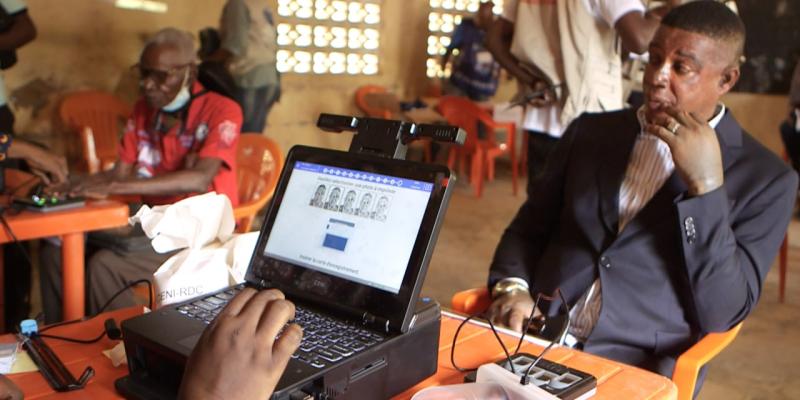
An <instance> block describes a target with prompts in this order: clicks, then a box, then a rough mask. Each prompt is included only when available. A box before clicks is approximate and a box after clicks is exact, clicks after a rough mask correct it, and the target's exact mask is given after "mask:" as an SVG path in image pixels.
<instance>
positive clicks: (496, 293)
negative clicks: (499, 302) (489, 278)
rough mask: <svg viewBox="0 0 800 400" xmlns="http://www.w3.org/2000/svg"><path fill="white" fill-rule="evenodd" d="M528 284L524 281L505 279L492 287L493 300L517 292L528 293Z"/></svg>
mask: <svg viewBox="0 0 800 400" xmlns="http://www.w3.org/2000/svg"><path fill="white" fill-rule="evenodd" d="M528 289H529V288H528V285H527V282H525V281H523V280H522V279H503V280H501V281H499V282H497V283H495V284H494V286H492V299H497V298H498V297H501V296H505V295H507V294H509V293H512V292H516V291H525V292H527V291H528Z"/></svg>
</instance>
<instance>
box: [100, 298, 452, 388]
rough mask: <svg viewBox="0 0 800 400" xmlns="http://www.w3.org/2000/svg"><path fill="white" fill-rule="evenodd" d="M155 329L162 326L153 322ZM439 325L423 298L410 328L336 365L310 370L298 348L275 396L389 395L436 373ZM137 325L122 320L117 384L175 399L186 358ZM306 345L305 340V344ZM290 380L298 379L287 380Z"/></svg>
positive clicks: (433, 306)
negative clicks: (123, 362)
mask: <svg viewBox="0 0 800 400" xmlns="http://www.w3.org/2000/svg"><path fill="white" fill-rule="evenodd" d="M221 293H224V291H223V292H221ZM138 322H147V321H138ZM150 322H152V320H151V321H150ZM152 329H163V327H161V326H152ZM440 329H441V310H440V307H439V304H438V303H437V302H436V301H433V300H432V299H429V298H422V299H420V300H419V301H418V302H417V304H416V307H415V312H414V316H413V318H412V321H411V324H410V327H409V331H408V332H407V333H405V334H400V335H390V336H388V337H385V338H384V339H382V340H381V341H379V342H376V343H375V344H374V345H373V346H372V347H370V348H368V349H366V350H364V351H361V352H358V353H355V354H353V355H351V356H348V357H347V359H346V360H345V361H342V362H341V363H340V364H339V365H338V366H337V368H335V369H330V370H329V371H327V372H323V371H321V370H320V371H318V372H317V373H315V374H313V375H308V370H309V369H311V368H308V367H307V366H306V365H307V364H305V363H303V362H299V361H298V358H299V357H302V354H303V352H302V351H301V350H299V351H298V352H297V353H295V355H294V356H293V359H292V360H291V361H290V363H289V366H288V367H287V369H286V372H284V375H283V376H282V377H281V380H280V382H278V385H277V387H276V390H275V392H274V393H273V396H272V399H276V400H294V399H323V398H335V399H337V400H347V399H354V400H357V399H386V398H390V397H392V396H394V395H396V394H398V393H401V392H403V391H404V390H406V389H407V388H409V387H411V386H413V385H414V384H416V383H417V382H420V381H422V380H424V379H425V378H427V377H429V376H431V375H433V374H434V373H435V372H436V368H437V364H438V351H437V350H438V347H439V332H440ZM137 330H139V329H137V328H133V329H131V327H130V326H127V327H126V323H123V331H124V335H125V336H124V337H125V350H126V352H127V355H128V366H129V368H130V374H129V375H127V376H125V377H123V378H120V379H118V380H117V381H116V382H115V384H114V386H115V387H116V389H117V391H118V392H119V393H120V394H122V396H123V397H125V398H126V399H130V400H171V399H174V398H175V397H176V396H177V391H178V387H179V386H180V380H181V377H182V375H183V370H184V366H185V362H186V357H185V356H184V355H179V354H175V353H173V352H171V351H165V350H167V349H164V348H161V347H159V346H157V345H155V344H154V343H153V342H152V341H150V340H148V338H146V337H142V336H139V333H134V332H135V331H137ZM304 339H305V338H304ZM304 345H306V343H305V342H304V344H301V347H302V346H304ZM292 381H293V382H295V383H294V384H291V385H287V382H292Z"/></svg>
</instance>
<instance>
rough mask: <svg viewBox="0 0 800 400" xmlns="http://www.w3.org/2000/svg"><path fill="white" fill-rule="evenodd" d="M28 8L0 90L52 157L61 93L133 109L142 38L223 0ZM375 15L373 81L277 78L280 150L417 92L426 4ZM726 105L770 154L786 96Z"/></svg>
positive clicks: (506, 87)
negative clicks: (27, 21) (356, 98)
mask: <svg viewBox="0 0 800 400" xmlns="http://www.w3.org/2000/svg"><path fill="white" fill-rule="evenodd" d="M271 1H273V5H274V4H275V3H277V1H276V0H271ZM27 3H28V7H29V12H30V15H31V17H32V18H33V20H34V22H35V23H36V25H37V28H38V32H39V34H38V37H37V39H36V40H35V41H34V42H33V43H31V44H29V45H27V46H25V47H23V48H22V49H20V51H19V62H18V64H17V65H16V66H15V67H14V68H12V69H10V70H8V71H5V73H4V75H5V79H6V86H7V88H8V90H9V93H10V94H11V98H12V104H13V105H14V106H15V110H16V115H17V125H16V127H17V131H18V132H21V133H22V134H24V135H29V136H30V137H33V138H34V139H38V140H41V141H45V142H50V143H53V145H54V147H55V148H57V149H60V148H63V140H62V139H63V134H62V133H60V132H58V127H57V126H56V124H55V123H54V122H55V121H56V120H57V118H56V105H57V103H58V101H59V99H60V98H61V96H62V95H63V93H67V92H69V91H73V90H79V89H86V88H95V89H102V90H108V91H113V92H116V93H117V94H118V95H120V96H121V97H124V98H126V99H128V100H129V101H132V100H133V99H134V97H135V92H136V86H135V83H134V82H131V81H130V78H129V75H128V72H129V67H130V66H131V65H133V64H134V63H135V62H136V61H137V58H138V55H139V51H140V50H141V46H142V44H143V42H144V40H145V38H146V37H147V36H148V35H149V34H152V33H153V32H155V31H157V30H158V29H160V28H163V27H166V26H175V27H178V28H181V29H186V30H189V31H191V32H197V31H198V30H199V29H201V28H203V27H207V26H216V25H217V21H218V19H219V14H220V12H221V10H222V7H223V4H224V0H166V3H168V6H169V12H168V13H167V14H153V13H148V12H142V11H131V10H121V9H118V8H115V7H113V1H112V0H71V1H61V0H27ZM382 7H383V8H382V13H381V20H382V22H381V27H380V30H381V49H380V60H381V61H380V62H381V65H380V67H381V72H380V73H379V74H378V75H377V76H372V77H363V76H361V77H353V76H337V77H333V76H324V75H323V76H312V75H296V74H285V75H284V77H283V97H282V99H281V102H280V103H278V104H277V105H276V106H275V107H274V108H273V110H272V113H271V114H270V116H269V121H268V126H267V128H266V133H267V135H268V136H270V137H272V138H274V139H276V140H277V141H278V143H279V144H280V145H281V146H282V148H283V149H284V150H288V148H289V147H290V146H291V145H294V144H297V143H304V144H311V145H317V146H323V147H333V148H346V147H347V144H348V143H349V140H350V136H349V134H342V135H333V134H327V133H321V132H319V130H317V129H316V127H315V125H314V124H315V121H316V117H317V115H318V114H319V113H320V112H333V113H342V114H353V115H358V114H359V112H358V110H357V109H356V108H355V106H354V104H353V93H354V91H355V89H356V88H357V87H358V86H360V85H363V84H366V83H375V84H380V85H383V86H386V87H388V88H389V89H390V90H392V91H394V92H396V93H398V94H399V95H400V97H401V98H406V99H413V98H414V97H416V96H417V95H420V94H422V93H424V91H425V89H426V87H427V84H428V80H427V79H426V78H425V58H426V56H425V46H426V39H427V13H428V7H427V1H426V0H384V1H383V3H382ZM504 76H505V74H504ZM514 87H515V85H514V83H513V82H511V81H507V80H506V79H505V78H504V79H503V81H502V82H501V85H500V90H499V91H498V95H497V96H496V98H497V99H498V100H503V99H508V98H510V97H511V95H512V94H513V92H514V90H515V89H514ZM725 102H726V103H727V104H728V105H729V106H730V107H731V108H732V109H733V110H734V112H735V114H736V117H737V119H738V120H739V121H740V122H741V123H742V125H743V126H744V127H745V129H747V130H748V131H749V132H750V133H751V134H753V135H754V136H756V137H757V138H758V139H759V140H761V141H762V142H763V143H765V144H766V145H767V146H768V147H769V148H771V149H773V151H776V152H780V151H781V150H780V149H781V144H780V138H779V136H778V133H777V126H778V124H779V123H780V121H781V120H782V119H783V118H784V116H785V114H786V110H787V109H786V98H785V96H769V95H752V94H740V93H734V94H730V95H728V96H726V98H725Z"/></svg>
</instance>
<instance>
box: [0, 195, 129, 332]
mask: <svg viewBox="0 0 800 400" xmlns="http://www.w3.org/2000/svg"><path fill="white" fill-rule="evenodd" d="M5 220H6V222H7V223H8V226H7V227H5V229H0V244H2V243H8V242H11V241H13V240H14V236H16V238H17V240H30V239H38V238H43V237H48V236H59V237H60V238H61V242H62V246H61V260H62V262H61V268H62V274H61V276H62V277H63V280H62V287H63V297H64V318H65V319H75V318H80V317H82V316H83V315H84V276H85V275H84V265H83V263H84V240H83V234H84V232H89V231H94V230H98V229H107V228H113V227H117V226H123V225H125V224H126V223H127V222H128V206H127V205H126V204H123V203H119V202H116V201H107V200H102V201H89V202H87V203H86V206H84V207H78V208H73V209H69V210H62V211H52V212H35V211H22V212H20V213H18V214H13V215H12V214H8V215H5ZM12 232H13V236H12V234H11V233H12ZM1 259H2V257H1V256H0V260H1ZM2 272H3V266H2V261H0V331H4V329H3V328H4V326H3V324H2V316H3V313H2V307H3V301H2V287H3V281H2V275H3V274H2Z"/></svg>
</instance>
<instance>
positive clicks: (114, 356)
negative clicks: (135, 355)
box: [103, 342, 128, 367]
mask: <svg viewBox="0 0 800 400" xmlns="http://www.w3.org/2000/svg"><path fill="white" fill-rule="evenodd" d="M103 355H105V356H106V357H108V358H109V359H110V360H111V365H113V366H114V367H119V366H120V365H122V364H127V363H128V358H127V357H126V356H125V344H124V343H122V342H119V343H117V345H116V346H114V347H112V348H110V349H108V350H103Z"/></svg>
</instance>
